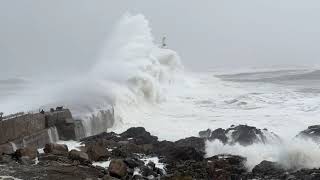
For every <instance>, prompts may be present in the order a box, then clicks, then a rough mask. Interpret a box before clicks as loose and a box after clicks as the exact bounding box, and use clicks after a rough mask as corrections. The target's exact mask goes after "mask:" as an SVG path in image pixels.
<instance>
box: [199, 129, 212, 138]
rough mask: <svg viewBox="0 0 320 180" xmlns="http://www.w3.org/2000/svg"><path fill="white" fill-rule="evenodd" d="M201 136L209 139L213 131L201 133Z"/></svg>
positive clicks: (208, 130)
mask: <svg viewBox="0 0 320 180" xmlns="http://www.w3.org/2000/svg"><path fill="white" fill-rule="evenodd" d="M199 136H200V137H201V138H205V139H207V138H209V137H210V136H211V129H207V130H205V131H200V132H199Z"/></svg>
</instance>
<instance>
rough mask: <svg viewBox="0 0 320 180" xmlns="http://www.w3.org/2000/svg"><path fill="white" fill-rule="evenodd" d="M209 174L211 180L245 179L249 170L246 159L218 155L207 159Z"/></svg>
mask: <svg viewBox="0 0 320 180" xmlns="http://www.w3.org/2000/svg"><path fill="white" fill-rule="evenodd" d="M207 160H208V164H207V172H208V177H209V178H210V179H217V180H218V179H239V180H240V179H243V177H244V176H245V174H246V172H247V169H246V167H245V165H244V163H245V161H246V158H244V157H241V156H234V155H217V156H213V157H210V158H208V159H207Z"/></svg>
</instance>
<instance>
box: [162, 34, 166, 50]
mask: <svg viewBox="0 0 320 180" xmlns="http://www.w3.org/2000/svg"><path fill="white" fill-rule="evenodd" d="M166 40H167V37H166V36H163V38H162V44H161V47H162V48H166V47H167V44H166Z"/></svg>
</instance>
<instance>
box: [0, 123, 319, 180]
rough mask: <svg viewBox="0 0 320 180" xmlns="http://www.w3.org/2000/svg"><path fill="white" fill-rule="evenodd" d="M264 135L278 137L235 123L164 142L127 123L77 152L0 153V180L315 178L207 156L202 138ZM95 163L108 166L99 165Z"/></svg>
mask: <svg viewBox="0 0 320 180" xmlns="http://www.w3.org/2000/svg"><path fill="white" fill-rule="evenodd" d="M318 132H320V127H319V126H311V127H309V128H308V129H307V130H305V131H302V132H301V133H300V134H299V135H297V137H301V136H303V138H311V139H313V140H315V139H317V138H316V136H318V135H319V134H318ZM270 137H271V138H272V140H276V141H281V140H280V138H279V137H278V136H277V135H275V134H274V133H270V132H268V131H267V130H266V129H263V130H261V129H257V128H255V127H250V126H246V125H239V126H231V127H230V128H229V129H216V130H214V131H212V130H210V129H209V130H206V131H201V132H199V137H188V138H185V139H181V140H178V141H175V142H170V141H159V140H158V138H157V137H156V136H153V135H151V134H150V133H149V132H148V131H146V130H145V129H144V128H143V127H133V128H130V129H128V130H127V131H125V132H123V133H121V134H117V133H114V132H110V133H107V132H104V133H101V134H98V135H95V136H90V137H86V138H83V139H81V140H80V142H81V145H80V147H78V148H77V150H76V149H71V148H70V147H68V146H67V145H64V144H55V143H48V144H46V145H45V147H44V149H43V152H42V153H39V152H38V150H37V148H35V147H33V146H28V147H24V148H20V149H17V150H16V151H15V152H14V153H11V154H8V153H3V154H2V155H1V156H0V179H1V177H6V179H10V177H11V178H12V179H13V177H15V178H17V179H24V180H29V179H30V180H33V179H38V180H41V179H52V180H56V179H57V180H58V179H71V180H80V179H102V180H109V179H110V180H111V179H113V180H116V179H134V180H140V179H141V180H142V179H170V180H171V179H172V180H189V179H214V180H229V179H230V180H245V179H290V180H298V179H307V180H309V179H310V180H316V179H320V169H294V170H293V169H292V170H288V169H285V168H283V167H282V166H281V165H280V164H278V162H270V161H262V162H261V163H259V164H258V165H256V166H255V167H254V168H253V169H252V171H250V170H249V169H248V168H247V167H246V166H245V162H246V157H241V156H237V155H231V154H219V155H215V156H212V157H207V156H206V154H205V147H206V141H213V140H219V141H221V142H223V143H225V144H233V143H239V144H241V145H243V146H249V145H251V144H253V143H266V142H267V141H268V140H270ZM152 159H153V160H152ZM155 159H156V161H159V162H155V161H154V160H155ZM93 162H94V163H93ZM96 162H105V163H106V164H108V165H107V166H105V167H102V166H99V165H96ZM3 179H5V178H3Z"/></svg>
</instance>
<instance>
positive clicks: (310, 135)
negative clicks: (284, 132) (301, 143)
mask: <svg viewBox="0 0 320 180" xmlns="http://www.w3.org/2000/svg"><path fill="white" fill-rule="evenodd" d="M297 137H300V138H305V139H312V140H314V141H316V142H320V125H314V126H309V127H308V129H306V130H303V131H301V132H300V133H299V134H298V135H297Z"/></svg>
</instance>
